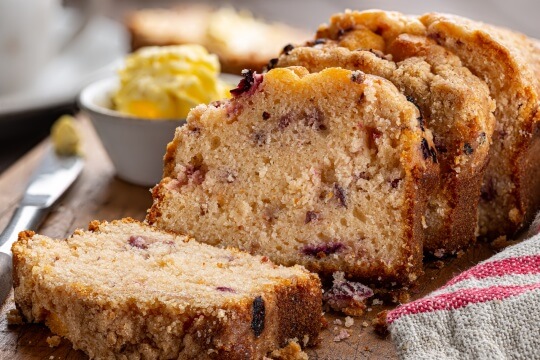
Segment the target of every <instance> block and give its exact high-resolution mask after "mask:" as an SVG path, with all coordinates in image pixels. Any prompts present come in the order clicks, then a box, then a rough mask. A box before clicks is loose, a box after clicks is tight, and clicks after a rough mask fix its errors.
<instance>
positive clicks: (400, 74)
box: [269, 11, 495, 256]
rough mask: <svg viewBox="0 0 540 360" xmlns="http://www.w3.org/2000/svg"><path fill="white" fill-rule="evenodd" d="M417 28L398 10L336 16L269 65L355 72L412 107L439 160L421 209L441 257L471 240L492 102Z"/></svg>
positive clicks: (429, 241) (430, 248)
mask: <svg viewBox="0 0 540 360" xmlns="http://www.w3.org/2000/svg"><path fill="white" fill-rule="evenodd" d="M422 29H423V25H422V24H421V23H420V22H419V21H418V20H417V19H415V18H412V17H406V16H403V15H401V14H399V13H389V12H384V11H369V12H345V13H343V14H336V15H334V16H332V18H331V19H330V22H329V25H323V26H321V27H320V28H319V30H318V32H317V35H316V38H315V39H314V40H313V41H309V42H308V43H306V44H304V45H301V46H296V47H294V48H293V47H291V48H289V49H287V51H285V52H283V53H282V54H281V56H280V57H279V58H278V59H276V60H273V61H272V62H271V63H270V65H269V66H270V67H276V66H278V67H281V66H294V65H299V66H304V67H306V68H307V69H308V70H309V71H311V72H317V71H321V70H323V69H325V68H328V67H335V66H339V67H343V68H346V69H350V70H361V71H363V72H366V73H369V74H374V75H378V76H381V77H384V78H386V79H388V80H390V81H392V82H393V83H394V84H395V85H396V86H397V88H398V89H399V90H400V91H402V92H403V94H405V95H406V96H407V99H408V100H409V101H411V102H413V103H414V104H415V105H416V106H418V108H419V110H420V114H421V116H422V121H424V124H425V125H424V126H426V127H428V128H429V129H431V130H432V132H433V137H434V142H435V146H436V149H437V151H438V155H439V160H440V164H441V173H440V177H439V181H438V183H437V188H436V191H435V192H434V194H433V195H432V196H431V197H430V199H429V203H428V211H427V213H426V229H425V232H426V238H425V242H424V250H425V251H427V252H429V253H434V254H436V255H437V256H442V255H444V254H446V253H455V252H456V251H457V250H459V249H462V248H464V247H466V246H467V245H470V244H471V243H472V242H474V241H475V239H476V230H477V225H478V224H477V217H478V202H479V199H480V189H481V186H482V179H483V175H484V172H485V168H486V164H487V163H488V161H489V148H490V145H491V137H492V134H493V127H494V117H493V114H492V111H493V110H494V108H495V104H494V101H493V100H492V99H491V97H490V95H489V89H488V87H487V86H486V84H485V83H484V82H483V81H482V80H480V79H478V78H477V77H476V76H475V75H473V74H472V73H471V72H470V71H469V70H468V69H467V68H466V67H464V66H463V65H462V63H461V61H460V60H459V58H458V57H457V56H456V55H454V54H452V53H450V52H449V51H448V50H446V49H445V48H443V47H442V46H439V45H437V43H436V42H435V41H434V40H431V39H429V38H427V37H426V36H425V35H418V34H422V31H421V30H422Z"/></svg>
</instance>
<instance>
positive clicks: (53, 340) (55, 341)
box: [47, 335, 62, 347]
mask: <svg viewBox="0 0 540 360" xmlns="http://www.w3.org/2000/svg"><path fill="white" fill-rule="evenodd" d="M61 341H62V339H61V338H60V336H56V335H53V336H49V337H48V338H47V344H49V346H50V347H57V346H58V345H60V342H61Z"/></svg>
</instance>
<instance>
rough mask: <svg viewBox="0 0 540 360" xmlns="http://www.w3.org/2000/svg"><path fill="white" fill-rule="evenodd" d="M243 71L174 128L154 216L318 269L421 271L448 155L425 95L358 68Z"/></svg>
mask: <svg viewBox="0 0 540 360" xmlns="http://www.w3.org/2000/svg"><path fill="white" fill-rule="evenodd" d="M244 77H245V78H244V79H243V80H242V81H241V82H240V84H239V86H238V88H236V89H234V90H233V91H232V93H233V98H232V99H231V100H227V101H223V102H219V103H215V104H211V105H209V106H206V105H200V106H198V107H197V108H195V109H193V110H192V111H191V113H190V115H189V116H188V118H187V124H186V126H184V127H181V128H178V129H177V130H176V134H175V137H174V140H173V141H172V142H171V143H170V144H169V145H168V148H167V154H166V155H165V170H164V172H165V174H164V179H163V180H162V181H161V183H160V184H159V185H157V186H156V187H155V188H154V190H153V197H154V204H153V206H152V208H151V209H150V211H149V213H148V216H147V221H148V222H149V223H150V224H153V225H155V226H157V227H158V228H161V229H165V230H169V231H174V232H177V233H187V234H190V235H192V236H194V237H196V238H197V239H198V240H200V241H203V242H206V243H209V244H212V245H217V246H222V247H227V246H232V247H236V248H240V249H243V250H246V251H248V252H251V253H254V254H264V255H266V256H268V257H269V258H270V259H271V260H273V261H275V262H277V263H279V264H285V265H290V264H302V265H305V266H306V267H307V268H308V269H310V270H312V271H316V272H319V273H321V274H326V275H330V274H332V273H333V272H334V271H337V270H340V271H343V272H345V274H346V276H347V277H348V278H354V279H359V280H362V281H365V282H368V283H379V284H384V285H390V284H391V283H392V282H395V283H396V284H401V285H403V284H408V283H410V282H411V281H414V280H415V279H416V278H417V276H418V275H419V274H420V273H421V263H422V243H423V223H425V222H424V219H423V214H424V213H425V208H426V197H427V196H428V195H429V190H430V189H431V188H432V187H433V181H435V179H436V178H437V173H438V165H439V164H438V159H437V155H436V151H435V148H434V145H433V143H432V136H431V133H430V131H429V130H427V129H425V128H424V126H423V122H422V121H421V118H420V113H419V111H418V109H417V108H416V106H415V105H413V104H412V103H411V102H409V101H407V99H406V97H405V96H404V95H403V94H401V93H400V92H399V91H398V90H397V88H396V87H395V86H394V85H393V84H392V83H390V82H389V81H387V80H384V79H382V78H380V77H376V76H372V75H367V74H364V73H362V72H361V71H356V72H353V71H349V70H345V69H340V68H331V69H326V70H324V71H321V72H320V73H315V74H308V72H307V70H306V69H305V68H302V67H293V68H280V69H274V70H271V71H269V72H268V73H266V74H264V75H261V74H254V73H252V72H248V71H246V72H244Z"/></svg>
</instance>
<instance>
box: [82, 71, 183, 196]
mask: <svg viewBox="0 0 540 360" xmlns="http://www.w3.org/2000/svg"><path fill="white" fill-rule="evenodd" d="M118 85H119V84H118V79H117V78H116V77H114V78H109V79H104V80H100V81H97V82H95V83H93V84H91V85H89V86H87V87H86V88H85V89H84V90H83V91H82V92H81V94H80V96H79V104H80V106H81V108H82V109H83V110H84V111H85V112H86V113H87V114H88V116H89V117H90V119H91V120H92V124H93V125H94V128H95V129H96V131H97V133H98V135H99V137H100V138H101V142H102V143H103V146H104V147H105V150H106V151H107V153H108V155H109V157H110V159H111V161H112V162H113V164H114V167H115V168H116V174H117V176H118V177H119V178H121V179H123V180H125V181H128V182H130V183H133V184H137V185H142V186H153V185H155V184H157V183H158V182H159V180H160V179H161V176H162V173H163V155H164V154H165V149H166V147H167V143H168V142H170V141H171V140H172V139H173V137H174V131H175V129H176V128H177V127H178V126H181V125H183V124H185V120H184V119H170V120H154V119H152V120H149V119H141V118H137V117H133V116H129V115H125V114H122V113H120V112H118V111H115V110H113V109H112V102H111V97H112V94H113V93H114V92H115V91H116V90H117V89H118Z"/></svg>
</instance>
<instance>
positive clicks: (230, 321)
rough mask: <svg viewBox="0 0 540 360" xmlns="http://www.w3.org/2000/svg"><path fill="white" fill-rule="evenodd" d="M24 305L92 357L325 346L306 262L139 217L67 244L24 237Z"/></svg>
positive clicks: (19, 266)
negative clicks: (288, 263) (281, 260)
mask: <svg viewBox="0 0 540 360" xmlns="http://www.w3.org/2000/svg"><path fill="white" fill-rule="evenodd" d="M12 250H13V265H14V289H15V302H16V304H17V307H18V308H19V310H20V311H21V312H22V314H23V315H24V317H25V318H26V320H28V321H31V322H44V323H45V324H46V325H47V326H48V327H49V328H50V329H51V330H52V331H53V332H54V333H56V334H58V335H60V336H63V337H65V338H67V339H69V340H70V341H71V342H72V343H73V346H74V348H75V349H81V350H83V351H84V352H85V353H86V354H88V356H89V357H90V358H92V359H253V360H255V359H262V358H263V357H264V356H265V355H267V354H268V353H269V352H271V351H273V350H276V349H279V348H280V347H283V346H286V345H287V343H288V342H289V341H290V340H291V339H295V338H296V339H297V341H298V342H300V343H301V344H303V345H306V346H308V345H313V344H314V343H316V342H317V340H318V334H319V330H320V326H321V311H322V307H321V286H320V281H319V279H318V277H317V276H316V275H314V274H311V273H309V272H307V271H306V270H305V269H304V268H302V267H300V266H295V267H292V268H286V267H282V266H276V265H274V264H273V263H272V262H270V261H269V260H268V258H267V257H260V256H258V257H254V256H251V255H249V254H246V253H243V252H239V251H236V250H225V249H218V248H215V247H212V246H208V245H205V244H200V243H197V242H196V241H194V240H193V239H191V238H189V237H185V236H177V235H173V234H170V233H166V232H161V231H158V230H156V229H153V228H151V227H149V226H147V225H143V224H141V223H139V222H136V221H134V220H131V219H123V220H119V221H113V222H111V223H106V222H103V223H99V222H92V223H91V224H90V230H89V231H82V230H77V231H76V232H75V233H74V234H73V235H72V236H71V237H70V238H68V239H66V240H55V239H51V238H48V237H45V236H40V235H35V234H34V233H32V232H23V233H21V234H20V236H19V240H18V241H17V242H16V243H15V244H14V245H13V248H12Z"/></svg>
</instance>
